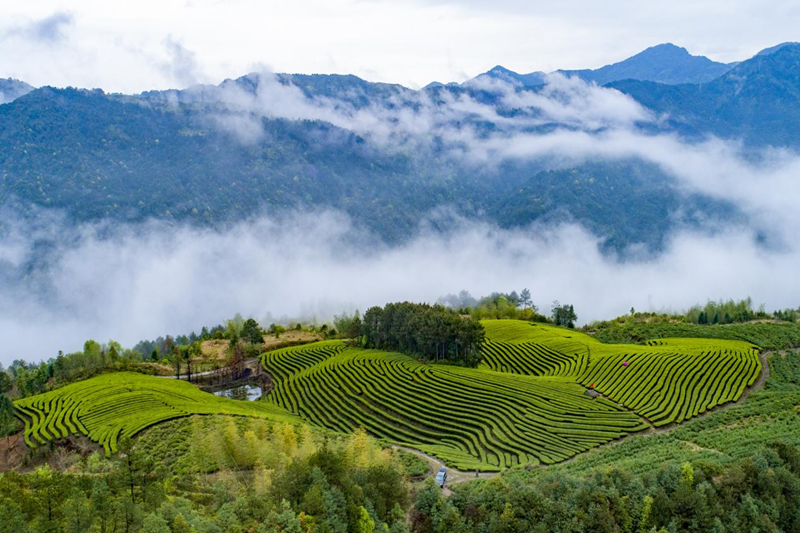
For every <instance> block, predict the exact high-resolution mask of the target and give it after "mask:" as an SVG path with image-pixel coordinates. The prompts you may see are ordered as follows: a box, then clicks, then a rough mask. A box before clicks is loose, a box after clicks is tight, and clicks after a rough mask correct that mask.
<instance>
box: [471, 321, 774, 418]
mask: <svg viewBox="0 0 800 533" xmlns="http://www.w3.org/2000/svg"><path fill="white" fill-rule="evenodd" d="M484 326H485V328H486V336H487V338H488V339H489V342H487V356H486V357H485V358H484V365H485V367H486V368H492V369H498V370H504V371H508V372H515V373H518V374H528V375H560V376H565V377H569V378H571V379H572V378H574V380H575V381H577V382H578V383H580V384H582V385H584V386H586V387H591V388H593V389H594V390H595V391H597V392H599V393H601V394H603V395H604V396H605V397H607V398H609V399H611V400H613V401H615V402H617V403H620V404H622V405H624V406H625V407H627V408H629V409H631V410H633V411H634V412H636V413H637V414H639V415H641V416H642V417H644V418H646V419H647V420H648V421H649V422H651V423H652V424H653V425H654V426H657V427H658V426H664V425H666V424H670V423H672V422H682V421H684V420H686V419H688V418H691V417H693V416H697V415H698V414H701V413H704V412H705V411H707V410H709V409H711V408H713V407H716V406H717V405H721V404H723V403H726V402H729V401H734V400H736V399H738V398H739V397H740V396H741V395H742V392H744V389H745V387H747V386H750V385H752V384H753V383H754V382H755V380H756V378H757V377H758V374H759V372H760V371H761V363H760V362H759V359H758V348H757V347H755V346H753V345H751V344H749V343H746V342H742V341H730V340H715V339H683V338H681V339H659V340H657V341H650V342H649V343H648V345H647V346H637V345H632V344H603V343H601V342H598V341H597V340H595V339H594V338H592V337H590V336H589V335H586V334H583V333H580V332H577V331H570V330H565V329H561V328H554V327H551V326H545V325H541V324H529V323H525V322H519V321H515V320H487V321H485V322H484ZM536 351H539V352H541V351H547V353H548V358H547V359H545V358H540V359H538V360H537V359H534V360H533V361H532V362H529V361H531V359H532V358H531V355H530V354H531V353H536ZM551 352H555V353H556V354H560V355H561V359H556V356H554V355H551ZM546 361H558V362H559V363H558V366H556V365H555V364H553V363H551V366H550V367H548V368H545V369H544V370H541V368H542V367H541V365H543V364H544V363H545V362H546ZM565 361H566V362H565ZM537 363H538V364H539V366H538V367H537V366H536V364H537ZM553 369H555V371H554V370H553Z"/></svg>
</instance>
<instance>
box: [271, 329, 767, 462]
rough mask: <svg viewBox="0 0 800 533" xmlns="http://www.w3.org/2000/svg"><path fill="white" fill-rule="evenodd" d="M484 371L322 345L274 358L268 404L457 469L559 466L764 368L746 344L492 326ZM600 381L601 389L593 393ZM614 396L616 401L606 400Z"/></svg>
mask: <svg viewBox="0 0 800 533" xmlns="http://www.w3.org/2000/svg"><path fill="white" fill-rule="evenodd" d="M484 325H485V327H486V333H487V339H488V342H487V345H486V347H485V353H484V362H483V363H482V365H481V367H480V368H478V369H467V368H460V367H453V366H443V365H428V364H421V363H418V362H416V361H414V360H413V359H412V358H410V357H408V356H405V355H401V354H388V353H385V352H379V351H366V350H358V349H347V348H346V347H345V346H344V345H343V344H339V343H337V342H328V343H319V344H317V345H312V346H306V347H301V348H291V349H287V350H283V351H279V352H272V353H270V354H268V355H267V356H266V357H265V358H264V360H263V364H264V367H265V368H266V370H267V371H268V372H270V373H271V374H272V375H273V376H275V377H276V380H275V389H274V391H273V392H272V393H271V394H270V396H269V397H268V400H269V401H271V402H273V403H275V404H276V405H278V406H280V407H283V408H285V409H287V410H288V411H291V412H292V413H295V414H297V415H299V416H300V417H302V418H303V419H305V420H308V421H310V422H312V423H314V424H317V425H320V426H323V427H328V428H331V429H335V430H339V431H352V430H353V429H355V428H357V427H364V428H366V429H367V430H368V431H369V432H370V433H371V434H373V435H375V436H377V437H382V438H385V439H387V440H390V441H392V442H396V443H400V444H403V445H407V446H411V447H415V448H418V449H421V450H423V451H426V452H428V453H432V454H435V455H437V456H439V457H440V458H442V459H444V460H445V461H447V462H449V463H450V464H452V465H455V466H458V467H460V468H478V469H484V470H486V469H499V468H505V467H509V466H513V465H517V464H536V463H539V462H541V463H553V462H557V461H561V460H563V459H566V458H568V457H571V456H572V455H575V454H577V453H580V452H581V451H584V450H586V449H589V448H591V447H595V446H598V445H600V444H603V443H605V442H608V441H609V440H612V439H615V438H618V437H621V436H624V435H626V434H627V433H631V432H635V431H639V430H641V429H645V428H648V427H650V425H651V424H652V425H653V426H663V425H665V424H669V423H671V422H680V421H683V420H685V419H688V418H691V417H692V416H696V415H698V414H700V413H703V412H705V411H707V410H708V409H711V408H712V407H714V406H716V405H720V404H722V403H725V402H728V401H732V400H735V399H737V398H739V396H741V394H742V392H743V391H744V388H745V387H746V386H748V385H752V383H753V382H754V381H755V379H756V377H757V376H758V374H759V371H760V363H759V360H758V350H757V348H756V347H754V346H752V345H750V344H748V343H744V342H739V341H716V340H713V341H712V340H704V339H661V340H659V341H657V342H653V343H651V344H650V345H649V346H635V345H606V344H602V343H600V342H597V341H596V340H594V339H593V338H591V337H590V336H588V335H584V334H582V333H579V332H575V331H570V330H565V329H561V328H554V327H550V326H544V325H539V324H529V323H526V322H519V321H513V320H497V321H486V322H484ZM587 388H592V389H594V390H595V391H597V392H598V393H600V394H602V396H601V397H600V398H597V399H594V400H593V399H591V398H590V397H589V396H587V395H586V394H585V392H586V390H587ZM609 400H610V401H609Z"/></svg>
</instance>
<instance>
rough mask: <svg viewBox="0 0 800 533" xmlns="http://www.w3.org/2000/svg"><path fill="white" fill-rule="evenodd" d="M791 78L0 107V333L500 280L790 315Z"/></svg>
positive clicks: (306, 81) (733, 75) (252, 91)
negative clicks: (736, 302)
mask: <svg viewBox="0 0 800 533" xmlns="http://www.w3.org/2000/svg"><path fill="white" fill-rule="evenodd" d="M797 63H798V59H797V46H796V45H791V44H789V45H785V46H782V47H779V48H776V49H773V50H771V51H770V52H769V53H764V54H761V55H758V56H756V57H755V58H753V59H750V60H747V61H744V62H742V63H740V64H739V65H737V66H736V67H734V68H733V69H731V70H730V71H728V72H725V73H724V74H723V75H722V76H720V77H719V78H717V79H716V80H713V81H711V82H706V83H702V84H679V85H669V84H664V83H656V82H652V81H636V80H628V81H617V82H613V83H611V84H609V85H608V86H602V85H599V84H598V83H595V82H588V83H587V82H586V81H585V80H583V79H581V78H580V77H578V76H572V77H567V76H565V75H563V74H561V73H553V74H546V75H541V76H542V80H543V81H544V83H543V84H541V85H537V86H535V87H526V86H525V85H524V83H522V82H521V81H520V80H519V79H516V78H514V77H513V76H510V75H505V77H503V76H499V75H498V76H482V77H478V78H476V79H474V80H472V81H471V82H470V83H467V84H463V85H458V86H456V85H441V84H439V85H434V86H430V87H427V88H425V89H423V90H419V91H415V90H411V89H408V88H405V87H402V86H399V85H394V84H376V83H370V82H367V81H365V80H362V79H360V78H357V77H355V76H323V75H290V74H273V73H269V72H256V73H252V74H248V75H246V76H243V77H241V78H238V79H231V80H226V81H224V82H223V83H221V84H219V85H196V86H192V87H189V88H187V89H184V90H174V91H152V92H147V93H143V94H139V95H121V94H106V93H104V92H103V91H100V90H81V89H55V88H49V87H45V88H41V89H36V90H32V91H30V92H27V94H24V95H22V96H19V97H17V98H15V99H14V100H13V101H11V102H9V103H6V104H3V105H0V333H2V334H3V335H4V336H5V338H8V339H12V340H13V341H14V342H16V344H14V345H13V346H12V348H13V351H14V352H15V353H14V355H13V357H17V356H25V357H28V356H30V357H38V356H41V354H53V353H55V351H54V349H61V348H67V349H73V348H75V347H78V346H79V345H80V343H81V342H82V341H83V340H85V339H86V338H88V337H96V338H101V339H102V338H108V337H109V336H110V337H114V338H118V339H120V340H122V341H124V342H135V340H137V339H139V338H142V337H146V336H151V337H152V336H154V335H155V334H158V333H159V332H163V331H165V330H166V331H184V330H186V331H188V330H190V329H191V328H196V327H198V325H199V324H204V323H205V324H208V323H217V322H219V321H221V320H223V319H224V318H226V316H230V315H231V314H233V313H234V312H237V311H240V312H243V313H245V314H252V315H253V316H257V317H259V318H261V317H265V316H272V317H273V318H274V317H276V316H280V315H281V314H284V313H288V314H290V315H291V316H293V317H298V316H305V317H311V316H313V315H317V316H318V317H319V318H323V319H324V318H325V317H327V318H330V317H331V314H332V313H334V312H340V311H341V310H342V309H343V308H348V309H350V310H354V309H355V308H356V307H358V308H361V309H362V310H363V309H364V308H365V307H366V306H369V305H374V304H377V303H384V302H385V301H389V300H393V299H405V298H411V299H415V300H426V299H428V300H430V299H434V300H435V298H436V297H438V296H440V295H441V294H442V293H446V292H454V291H458V290H460V289H462V288H468V289H470V290H472V291H473V292H475V293H486V292H490V291H492V290H504V291H510V290H512V289H516V290H518V289H520V288H521V287H523V286H526V285H527V286H529V287H530V288H531V289H533V291H534V293H535V294H536V301H537V302H538V303H539V304H540V305H545V306H546V302H549V301H552V300H553V299H556V298H558V299H561V300H562V301H570V302H571V303H573V302H574V303H575V304H576V305H577V306H578V307H579V309H580V313H581V315H582V319H585V320H591V319H594V318H602V317H605V316H609V315H613V314H619V313H622V312H625V311H627V310H628V309H630V307H631V306H632V305H634V306H635V307H636V308H637V309H640V308H647V309H663V308H665V307H670V306H671V307H673V308H681V307H686V306H688V305H691V304H693V303H696V302H697V301H698V300H703V299H704V298H720V297H745V296H747V295H748V294H749V295H751V296H753V298H754V300H755V301H757V302H766V303H768V304H769V305H771V306H796V304H797V301H798V298H800V292H798V291H797V290H796V289H794V287H795V286H796V284H793V283H792V280H793V279H794V278H795V277H796V275H795V269H794V265H795V264H797V262H798V261H800V245H797V240H796V234H797V232H798V231H800V215H798V214H797V213H798V212H797V210H796V206H795V203H796V198H798V197H800V182H798V180H797V176H798V175H800V157H798V156H797V154H796V149H797V146H798V145H797V139H798V138H800V135H797V133H798V132H797V129H798V128H800V120H798V115H797V113H798V109H800V98H798V79H797V72H798V64H797ZM506 74H507V73H506ZM776 147H778V148H781V149H778V150H776V149H775V148H776ZM767 271H768V272H769V273H770V275H769V276H765V275H764V272H767ZM268 313H274V315H269V314H268ZM64 317H69V318H68V319H66V320H65V318H64ZM273 318H270V319H269V320H268V321H267V322H266V323H269V322H270V321H272V320H273ZM274 319H275V320H277V318H274ZM42 331H46V332H48V335H49V337H47V338H45V337H43V336H42V335H41V332H42ZM39 337H42V338H41V343H40V344H39V345H37V346H36V349H37V350H41V351H40V352H38V353H35V354H32V353H30V352H29V353H22V352H20V353H16V352H17V350H18V349H26V350H30V348H31V344H30V339H32V338H37V339H39ZM56 339H57V341H56ZM63 339H67V340H68V344H67V345H64V344H62V343H63V342H64V340H63ZM8 350H11V349H8ZM8 350H7V351H8ZM3 355H5V356H8V357H6V359H7V360H10V358H11V357H12V354H11V353H10V351H8V353H6V354H3V353H0V356H3Z"/></svg>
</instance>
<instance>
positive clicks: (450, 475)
mask: <svg viewBox="0 0 800 533" xmlns="http://www.w3.org/2000/svg"><path fill="white" fill-rule="evenodd" d="M392 448H394V449H395V450H403V451H404V452H408V453H413V454H414V455H416V456H417V457H420V458H421V459H424V460H425V462H426V463H428V465H429V466H430V472H428V475H429V476H435V475H436V472H438V471H439V468H441V467H443V466H444V467H445V468H447V482H446V483H445V486H444V491H443V492H444V494H445V495H446V496H447V495H450V494H452V492H451V491H450V489H449V488H448V487H447V486H448V485H455V484H457V483H463V482H465V481H473V480H475V479H487V478H491V477H494V476H496V475H497V474H499V472H480V473H479V474H478V475H477V476H476V475H475V471H467V470H459V469H457V468H453V467H450V466H447V465H445V464H444V463H443V462H442V461H441V460H439V459H437V458H436V457H434V456H432V455H428V454H427V453H423V452H421V451H419V450H417V449H415V448H409V447H408V446H400V445H398V444H393V445H392Z"/></svg>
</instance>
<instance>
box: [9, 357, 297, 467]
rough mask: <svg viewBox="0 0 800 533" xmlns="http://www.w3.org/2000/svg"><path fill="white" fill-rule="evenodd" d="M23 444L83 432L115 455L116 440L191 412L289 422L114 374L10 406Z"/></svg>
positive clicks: (243, 405)
mask: <svg viewBox="0 0 800 533" xmlns="http://www.w3.org/2000/svg"><path fill="white" fill-rule="evenodd" d="M14 406H15V407H16V409H17V414H18V416H19V417H20V418H21V419H22V421H23V422H24V423H25V442H26V443H27V444H28V445H29V446H33V445H34V444H35V443H41V444H43V443H45V442H47V441H49V440H52V439H58V438H61V437H66V436H67V435H69V434H70V433H83V434H84V435H86V436H88V437H89V438H90V439H92V440H93V441H95V442H97V443H100V444H102V445H103V447H104V448H105V450H106V453H112V452H115V451H116V449H117V444H118V442H119V439H121V438H125V437H131V436H133V435H135V434H136V433H138V432H139V431H141V430H143V429H145V428H147V427H148V426H151V425H153V424H156V423H158V422H163V421H164V420H170V419H173V418H178V417H182V416H188V415H192V414H229V415H242V416H254V417H260V418H269V419H273V420H284V421H294V420H296V417H294V416H292V415H291V414H290V413H288V412H286V411H285V410H283V409H281V408H279V407H277V406H275V405H272V404H269V403H267V402H241V401H235V400H228V399H225V398H220V397H218V396H214V395H213V394H209V393H206V392H202V391H201V390H199V389H198V388H197V387H195V386H194V385H192V384H190V383H186V382H184V381H178V380H174V379H164V378H156V377H151V376H143V375H141V374H133V373H128V372H120V373H116V374H104V375H101V376H97V377H94V378H92V379H88V380H86V381H80V382H78V383H73V384H71V385H67V386H66V387H63V388H61V389H57V390H54V391H51V392H47V393H44V394H39V395H37V396H32V397H29V398H24V399H22V400H17V401H16V402H14Z"/></svg>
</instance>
